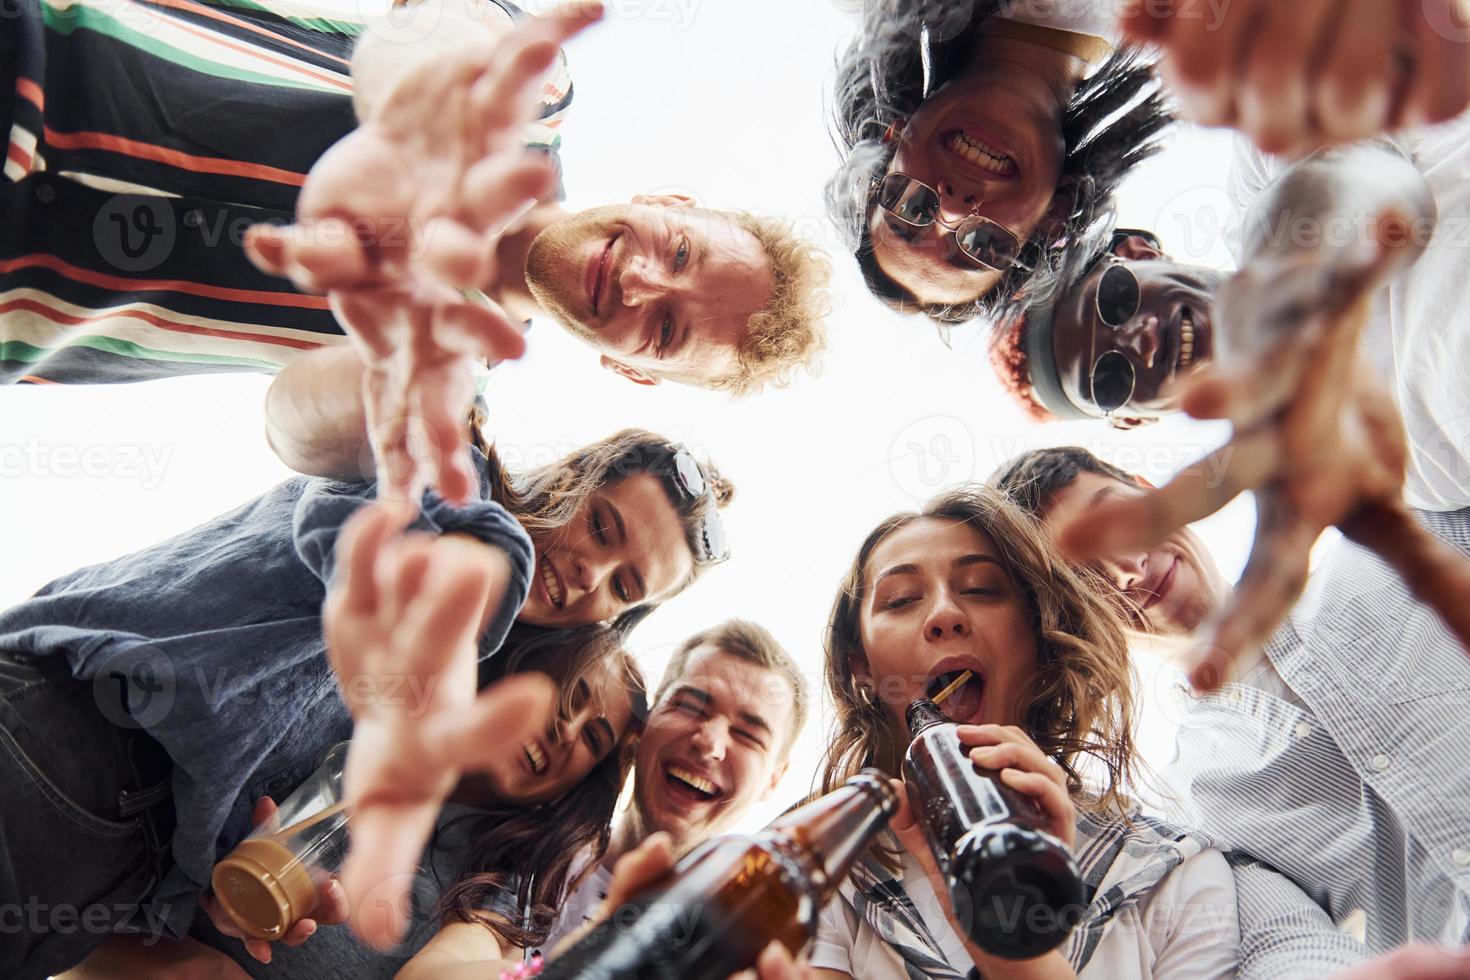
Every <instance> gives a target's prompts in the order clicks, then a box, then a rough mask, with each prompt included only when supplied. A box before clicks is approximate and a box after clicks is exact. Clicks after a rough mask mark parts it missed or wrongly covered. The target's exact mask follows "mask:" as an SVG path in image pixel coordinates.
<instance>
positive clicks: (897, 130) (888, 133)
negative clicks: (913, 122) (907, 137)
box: [883, 116, 909, 144]
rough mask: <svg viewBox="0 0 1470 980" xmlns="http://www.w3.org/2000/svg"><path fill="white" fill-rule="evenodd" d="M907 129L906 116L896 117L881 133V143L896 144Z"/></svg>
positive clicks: (907, 121) (907, 119) (907, 120)
mask: <svg viewBox="0 0 1470 980" xmlns="http://www.w3.org/2000/svg"><path fill="white" fill-rule="evenodd" d="M908 128H909V118H908V116H898V117H896V118H895V119H894V120H893V122H891V123H889V124H888V128H887V129H885V130H884V131H883V142H884V143H885V144H887V143H896V142H898V140H899V138H900V137H902V136H903V131H904V130H906V129H908Z"/></svg>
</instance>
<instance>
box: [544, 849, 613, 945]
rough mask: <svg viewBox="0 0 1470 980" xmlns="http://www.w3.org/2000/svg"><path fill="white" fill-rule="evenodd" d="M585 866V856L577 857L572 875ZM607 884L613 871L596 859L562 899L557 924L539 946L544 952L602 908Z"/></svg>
mask: <svg viewBox="0 0 1470 980" xmlns="http://www.w3.org/2000/svg"><path fill="white" fill-rule="evenodd" d="M586 866H587V865H586V861H585V858H584V859H583V860H579V861H578V862H577V863H576V864H574V865H573V866H572V872H571V873H572V875H573V876H575V875H578V874H581V872H582V869H583V868H585V867H586ZM610 884H612V872H611V871H609V870H608V869H607V868H606V867H604V866H603V865H602V864H601V862H599V863H598V865H597V867H595V868H593V869H592V873H591V874H590V875H588V876H587V877H586V878H584V879H583V880H582V883H581V884H580V885H578V886H577V890H576V891H574V892H572V893H571V894H570V895H568V896H567V897H566V899H565V901H563V902H562V906H561V913H560V914H559V915H558V916H557V917H556V924H555V925H553V926H552V927H551V931H550V932H549V933H547V934H546V942H545V943H544V944H543V946H542V949H544V950H545V951H547V952H550V951H552V950H554V949H556V947H557V944H558V943H560V942H561V941H562V940H564V939H566V937H567V936H569V935H571V934H572V933H573V932H576V931H577V930H578V929H580V928H582V926H584V925H586V924H587V923H588V922H590V921H592V917H593V916H595V915H596V914H597V913H598V911H599V910H600V909H601V908H602V903H603V901H604V900H606V898H607V889H608V886H609V885H610Z"/></svg>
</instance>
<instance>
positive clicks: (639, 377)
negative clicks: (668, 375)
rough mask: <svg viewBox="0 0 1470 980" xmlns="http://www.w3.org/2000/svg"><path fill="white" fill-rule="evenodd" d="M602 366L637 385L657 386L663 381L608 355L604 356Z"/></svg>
mask: <svg viewBox="0 0 1470 980" xmlns="http://www.w3.org/2000/svg"><path fill="white" fill-rule="evenodd" d="M602 366H603V367H605V368H607V369H608V370H609V371H611V372H612V373H613V374H621V375H622V376H623V377H625V378H627V379H628V380H629V381H631V382H633V383H634V384H635V385H656V384H658V383H659V381H661V380H662V379H661V378H659V377H658V375H655V374H649V373H648V372H646V371H643V370H641V369H639V368H635V367H634V366H633V365H631V364H624V363H623V362H622V361H615V360H613V359H612V358H611V357H608V356H607V355H606V354H603V355H602Z"/></svg>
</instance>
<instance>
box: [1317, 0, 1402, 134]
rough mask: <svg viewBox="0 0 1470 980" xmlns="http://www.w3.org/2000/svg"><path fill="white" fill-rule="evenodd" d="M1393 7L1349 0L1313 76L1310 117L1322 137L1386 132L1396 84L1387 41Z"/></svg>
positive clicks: (1394, 24)
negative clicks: (1320, 64)
mask: <svg viewBox="0 0 1470 980" xmlns="http://www.w3.org/2000/svg"><path fill="white" fill-rule="evenodd" d="M1398 25H1399V18H1398V11H1397V10H1396V9H1395V6H1394V4H1392V3H1385V2H1384V0H1350V3H1349V4H1348V5H1347V6H1346V8H1345V9H1344V11H1343V14H1342V16H1340V17H1339V18H1338V19H1337V21H1336V25H1335V26H1336V31H1337V38H1336V41H1335V43H1334V44H1333V45H1332V47H1331V50H1330V51H1328V52H1327V55H1326V57H1325V59H1324V60H1323V62H1322V67H1321V70H1320V71H1319V72H1318V73H1317V77H1316V79H1315V82H1314V94H1313V97H1312V98H1313V102H1314V104H1315V110H1314V113H1313V115H1314V117H1315V119H1316V121H1317V124H1318V126H1319V127H1320V131H1321V135H1322V138H1323V141H1324V142H1333V143H1338V142H1347V141H1349V140H1354V139H1361V138H1363V137H1367V136H1374V135H1377V134H1379V133H1383V132H1386V131H1387V130H1388V128H1389V123H1390V121H1391V120H1390V118H1389V114H1390V112H1391V111H1392V109H1393V103H1394V98H1395V92H1396V88H1397V85H1398V76H1397V70H1398V65H1397V61H1396V59H1395V56H1394V51H1393V42H1394V39H1395V38H1397V37H1398Z"/></svg>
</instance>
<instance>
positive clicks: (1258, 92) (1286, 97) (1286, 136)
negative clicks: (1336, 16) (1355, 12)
mask: <svg viewBox="0 0 1470 980" xmlns="http://www.w3.org/2000/svg"><path fill="white" fill-rule="evenodd" d="M1336 7H1337V0H1294V2H1291V3H1281V2H1280V0H1275V2H1272V3H1267V4H1266V5H1264V7H1263V8H1262V11H1261V15H1260V16H1261V26H1260V29H1259V33H1258V34H1256V37H1255V43H1253V44H1252V45H1251V46H1250V49H1249V51H1248V53H1247V54H1246V56H1245V62H1244V67H1245V70H1244V73H1243V76H1242V78H1241V84H1240V85H1239V86H1238V88H1237V94H1236V108H1237V110H1238V112H1239V117H1238V124H1239V126H1240V128H1241V129H1242V130H1243V131H1244V132H1246V133H1248V134H1249V135H1250V136H1251V138H1252V139H1254V140H1255V143H1256V145H1257V146H1259V147H1260V148H1261V149H1262V150H1265V151H1266V152H1267V153H1282V152H1284V151H1286V150H1289V149H1292V148H1293V147H1295V146H1297V145H1298V144H1300V143H1302V142H1304V141H1305V142H1309V141H1310V140H1309V137H1310V131H1311V121H1310V118H1309V113H1308V110H1309V107H1310V102H1309V98H1308V97H1309V94H1310V93H1309V87H1308V80H1309V78H1310V74H1309V73H1310V72H1311V71H1312V70H1313V69H1314V67H1315V60H1316V57H1317V52H1318V50H1319V46H1320V45H1321V44H1322V43H1323V41H1324V40H1326V39H1328V38H1330V35H1331V31H1332V25H1331V21H1330V18H1329V16H1328V15H1329V14H1330V13H1333V12H1335V10H1336Z"/></svg>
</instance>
